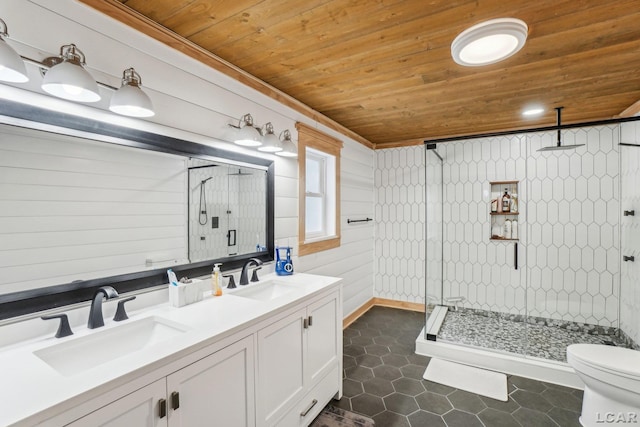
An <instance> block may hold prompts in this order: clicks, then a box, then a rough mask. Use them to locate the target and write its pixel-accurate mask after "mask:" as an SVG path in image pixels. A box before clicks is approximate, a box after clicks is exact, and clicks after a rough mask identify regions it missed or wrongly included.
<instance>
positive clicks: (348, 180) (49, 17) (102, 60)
mask: <svg viewBox="0 0 640 427" xmlns="http://www.w3.org/2000/svg"><path fill="white" fill-rule="evenodd" d="M0 16H2V17H3V19H4V20H5V21H6V22H7V23H8V24H9V25H10V26H11V36H12V37H11V44H12V46H14V47H15V48H16V49H17V50H18V52H19V53H20V54H22V55H24V56H28V57H34V58H42V57H44V56H48V55H50V54H55V53H57V52H58V51H59V48H60V46H61V45H63V44H67V43H69V41H70V40H72V41H73V42H74V43H76V44H77V45H78V46H79V47H81V49H82V50H83V52H84V53H85V55H86V57H87V68H88V70H89V71H90V73H91V74H92V75H93V76H94V77H96V78H97V79H98V80H100V81H103V82H105V83H109V84H111V85H113V86H118V85H119V82H120V78H121V74H122V70H123V69H125V68H127V67H130V66H134V67H135V68H136V70H137V71H138V72H139V73H140V74H141V75H142V76H143V78H144V82H145V85H144V90H145V91H146V92H147V93H148V94H149V95H150V97H151V99H152V101H153V102H154V106H155V109H156V115H155V116H154V117H153V118H150V119H147V120H135V119H129V118H124V117H120V116H114V115H112V114H110V113H108V112H107V113H105V111H106V110H107V109H108V101H109V97H110V92H109V91H106V90H102V94H103V96H104V100H103V101H100V102H98V103H96V104H93V105H92V107H87V106H84V105H80V104H77V103H67V102H64V101H60V100H57V99H53V98H50V97H38V96H35V95H34V94H41V93H42V91H41V89H40V87H39V82H40V81H41V80H40V79H41V77H40V76H39V71H38V70H37V67H33V66H31V65H28V72H29V75H30V77H32V79H31V81H30V82H29V83H26V84H15V85H0V97H1V96H6V97H8V98H10V99H14V100H18V101H20V102H25V100H26V99H27V98H28V99H29V102H34V103H38V104H39V105H42V104H46V105H47V106H50V108H55V109H56V110H62V111H66V112H69V113H71V114H76V115H82V116H86V117H96V118H97V119H99V120H105V121H110V122H114V123H117V124H122V125H125V126H130V127H134V128H137V129H142V130H148V131H151V132H159V131H158V128H157V127H158V126H161V127H162V131H161V132H160V133H166V134H168V135H170V136H174V137H177V138H183V139H187V140H191V141H194V142H200V143H203V144H206V145H211V146H215V147H217V148H221V149H232V148H230V145H229V144H227V143H224V142H222V141H224V140H229V139H230V138H231V136H230V135H229V132H230V128H229V126H228V125H229V124H231V123H233V122H234V120H235V123H236V124H237V119H238V118H239V117H240V116H242V115H243V114H246V113H251V114H252V116H253V117H254V119H255V121H256V122H257V123H258V124H263V123H266V122H271V123H272V124H273V126H274V127H275V128H276V130H277V131H281V130H284V129H289V130H290V131H291V132H292V136H293V139H294V141H296V140H297V132H296V131H295V123H296V121H301V122H304V123H306V124H307V125H309V126H313V127H317V128H318V130H320V131H322V132H325V133H327V134H329V135H331V136H333V137H336V138H338V139H340V140H342V141H343V142H344V148H343V150H342V164H341V174H342V177H341V179H342V185H341V226H342V246H341V247H340V248H336V249H333V250H329V251H325V252H321V253H318V254H314V255H310V256H306V257H303V258H299V259H298V258H296V259H295V269H296V271H298V272H309V273H316V274H325V275H332V276H338V277H342V278H344V303H343V309H344V314H345V315H348V314H349V313H350V312H352V311H353V310H355V309H356V308H358V307H359V306H361V305H362V304H364V303H365V302H367V301H368V300H369V299H370V298H371V297H372V296H373V262H374V244H373V226H372V224H371V223H362V224H355V225H347V224H346V220H347V218H352V219H362V218H365V217H367V216H368V217H370V218H372V217H373V210H374V205H373V158H374V155H373V151H372V150H370V149H368V148H366V147H364V146H362V145H360V144H358V143H357V142H355V141H354V140H352V139H350V138H348V137H346V136H344V135H342V134H340V133H338V132H336V131H334V130H332V129H329V128H327V127H325V126H323V125H319V124H317V122H315V121H314V120H312V119H310V118H308V117H306V116H303V115H301V114H300V113H298V112H297V111H294V110H292V109H290V108H288V107H285V106H284V105H282V104H281V103H279V102H278V101H276V100H274V99H272V98H269V97H267V96H265V95H263V94H260V93H258V92H256V91H255V90H252V89H250V88H248V87H246V86H245V85H243V84H242V83H241V82H239V81H236V80H233V79H231V78H229V77H227V76H225V75H223V74H221V73H219V72H217V71H215V70H213V69H211V68H209V67H207V66H205V65H203V64H201V63H199V62H198V61H196V60H194V59H192V58H189V57H186V56H185V55H183V54H181V53H180V52H178V51H176V50H173V49H171V48H169V47H167V46H165V45H163V44H161V43H158V42H156V41H155V40H152V39H151V38H149V37H147V36H145V35H143V34H141V33H139V32H137V31H135V30H133V29H131V28H128V27H126V26H125V25H123V24H121V23H119V22H116V21H114V20H112V19H110V18H107V17H105V16H104V15H101V14H100V13H98V12H96V11H95V10H93V9H90V8H88V7H86V6H84V5H81V4H78V3H76V2H74V1H73V0H59V1H56V2H51V1H49V0H29V1H25V0H3V1H2V2H0ZM45 26H46V27H49V28H56V31H55V33H53V34H50V33H46V32H42V31H35V30H34V28H38V27H45ZM11 86H13V87H15V88H18V89H20V90H21V91H22V92H25V93H27V92H26V91H28V93H27V94H28V95H29V96H25V95H24V94H23V93H22V92H17V91H16V90H15V89H13V88H12V87H11ZM9 89H11V90H9ZM283 96H285V95H283ZM32 99H33V101H31V100H32ZM233 150H236V151H242V152H244V153H246V154H252V153H253V155H256V156H263V155H261V154H259V153H255V152H250V151H249V150H245V151H243V150H241V149H237V148H233ZM271 157H272V158H276V156H271ZM275 173H276V182H275V186H276V218H275V234H276V239H277V240H278V241H279V243H280V244H286V243H287V241H289V242H290V243H291V244H293V245H294V246H295V242H296V241H297V230H298V211H297V203H298V200H297V188H298V176H297V175H298V174H297V162H296V160H295V159H293V160H292V159H283V158H276V167H275ZM296 253H297V248H294V255H296ZM0 273H2V268H0Z"/></svg>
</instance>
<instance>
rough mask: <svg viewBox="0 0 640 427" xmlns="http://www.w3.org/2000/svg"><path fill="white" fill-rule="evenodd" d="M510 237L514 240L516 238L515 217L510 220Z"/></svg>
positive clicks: (516, 225) (516, 226)
mask: <svg viewBox="0 0 640 427" xmlns="http://www.w3.org/2000/svg"><path fill="white" fill-rule="evenodd" d="M511 238H512V239H514V240H515V239H517V238H518V221H517V220H515V219H514V220H512V221H511Z"/></svg>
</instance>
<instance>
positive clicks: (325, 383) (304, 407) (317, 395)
mask: <svg viewBox="0 0 640 427" xmlns="http://www.w3.org/2000/svg"><path fill="white" fill-rule="evenodd" d="M340 381H342V377H341V375H340V367H339V364H338V363H335V364H334V365H333V367H332V368H331V370H330V371H329V373H328V374H327V375H326V376H325V377H324V378H323V379H322V380H321V381H320V382H319V383H318V384H317V385H316V386H315V387H313V388H312V389H311V391H309V393H307V394H306V395H305V396H304V397H303V398H302V399H301V400H300V401H299V402H298V403H296V404H295V405H294V407H293V408H292V409H291V410H290V411H289V412H288V413H287V414H286V415H285V416H284V417H282V418H281V419H280V420H279V421H278V423H277V424H276V425H277V426H278V427H298V426H308V425H309V424H310V423H311V421H313V420H314V418H315V417H317V416H318V414H319V413H320V411H322V409H323V408H324V407H325V406H326V405H327V403H329V402H330V401H331V398H332V397H333V396H335V394H336V393H337V392H338V389H339V388H340ZM314 401H315V403H314ZM302 414H305V415H302Z"/></svg>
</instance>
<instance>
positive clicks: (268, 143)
mask: <svg viewBox="0 0 640 427" xmlns="http://www.w3.org/2000/svg"><path fill="white" fill-rule="evenodd" d="M261 129H262V131H263V134H264V136H263V137H262V145H261V146H260V147H259V148H258V151H264V152H265V153H277V152H278V151H282V143H281V142H280V138H278V137H277V136H276V134H275V133H274V131H273V125H272V124H271V122H269V123H266V124H265V125H264V126H263V127H262V128H261Z"/></svg>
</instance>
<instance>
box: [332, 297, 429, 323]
mask: <svg viewBox="0 0 640 427" xmlns="http://www.w3.org/2000/svg"><path fill="white" fill-rule="evenodd" d="M374 306H379V307H391V308H399V309H401V310H409V311H417V312H420V313H424V303H422V304H421V303H417V302H408V301H396V300H392V299H385V298H371V299H370V300H369V301H367V302H365V303H364V304H362V305H361V306H360V307H358V308H357V309H355V310H354V311H353V312H351V314H349V315H348V316H347V317H345V318H344V319H343V321H342V329H346V328H347V327H348V326H349V325H351V324H352V323H353V322H355V321H356V320H358V318H359V317H360V316H362V315H363V314H365V313H366V312H367V311H369V310H370V309H371V307H374Z"/></svg>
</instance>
